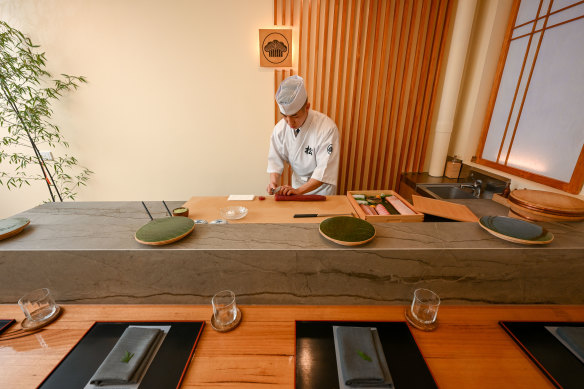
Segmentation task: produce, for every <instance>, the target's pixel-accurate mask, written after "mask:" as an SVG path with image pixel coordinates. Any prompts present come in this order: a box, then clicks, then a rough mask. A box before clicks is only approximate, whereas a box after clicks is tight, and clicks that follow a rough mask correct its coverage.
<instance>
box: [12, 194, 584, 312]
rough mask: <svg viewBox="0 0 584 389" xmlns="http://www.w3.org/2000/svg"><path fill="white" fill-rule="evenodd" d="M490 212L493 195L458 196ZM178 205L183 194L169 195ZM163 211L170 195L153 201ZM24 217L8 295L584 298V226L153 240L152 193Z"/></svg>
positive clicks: (307, 231)
mask: <svg viewBox="0 0 584 389" xmlns="http://www.w3.org/2000/svg"><path fill="white" fill-rule="evenodd" d="M456 202H459V203H464V204H467V205H469V206H470V207H471V209H472V210H473V211H474V212H475V214H477V216H481V215H483V214H505V213H506V212H505V211H506V208H504V207H502V206H500V205H499V204H497V203H495V202H493V201H490V200H457V201H456ZM167 204H168V207H169V208H170V209H172V208H174V207H177V206H179V205H181V204H182V202H167ZM147 205H148V208H149V209H150V211H151V213H152V215H153V216H154V217H163V216H166V210H165V208H164V207H163V205H162V203H158V202H147ZM16 216H24V217H28V218H29V219H30V220H31V225H30V226H28V227H27V228H26V229H25V230H24V231H23V232H22V233H21V234H19V235H17V236H14V237H12V238H10V239H7V240H4V241H0V303H14V302H16V301H17V300H18V298H19V297H20V296H21V295H22V294H24V293H25V292H26V291H29V290H32V289H35V288H38V287H48V288H51V289H52V290H53V291H54V294H55V296H56V299H57V300H58V301H59V302H62V303H161V304H168V303H176V304H185V303H192V304H195V303H209V301H210V298H211V296H212V295H213V294H214V293H215V292H217V291H219V290H222V289H232V290H234V291H235V293H236V294H237V295H238V299H239V301H240V302H241V303H242V304H406V303H408V302H409V300H410V298H411V294H412V292H413V290H414V289H415V288H417V287H426V288H430V289H433V290H435V291H436V292H438V293H439V294H440V296H441V297H442V299H443V301H444V303H446V304H449V303H464V304H468V303H470V304H473V303H477V304H489V303H501V304H528V303H529V304H533V303H546V304H583V303H584V287H583V286H582V285H583V283H582V276H583V275H584V223H542V225H543V226H544V227H545V228H547V229H548V230H550V231H551V232H553V234H554V235H555V239H554V241H553V242H552V243H551V244H549V245H546V246H524V245H519V244H514V243H510V242H507V241H504V240H501V239H498V238H496V237H494V236H492V235H490V234H489V233H487V232H486V231H484V230H483V229H482V228H481V227H480V226H479V225H478V224H477V223H461V222H441V223H438V222H432V223H376V224H374V225H375V228H376V231H377V236H376V238H375V239H374V240H373V241H372V242H370V243H368V244H366V245H364V246H360V247H344V246H338V245H336V244H334V243H331V242H329V241H328V240H326V239H324V238H323V237H321V235H320V234H319V232H318V224H314V223H313V224H239V225H236V224H233V225H197V226H196V228H195V231H194V232H193V234H191V235H189V236H188V237H187V238H185V239H183V240H181V241H179V242H176V243H174V244H171V245H168V246H144V245H141V244H139V243H137V242H136V241H135V240H134V233H135V231H136V230H137V229H138V228H140V227H141V226H142V225H144V224H145V223H147V222H148V221H149V220H150V219H149V217H148V216H147V214H146V213H145V211H144V208H143V207H142V204H141V203H140V202H86V203H84V202H75V203H50V204H44V205H41V206H39V207H36V208H33V209H31V210H29V211H26V212H24V213H21V214H19V215H16Z"/></svg>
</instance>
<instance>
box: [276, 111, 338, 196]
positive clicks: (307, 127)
mask: <svg viewBox="0 0 584 389" xmlns="http://www.w3.org/2000/svg"><path fill="white" fill-rule="evenodd" d="M298 130H300V131H298ZM295 131H298V134H295ZM339 155H340V145H339V130H338V129H337V125H336V124H335V122H333V121H332V119H331V118H329V117H328V116H326V115H325V114H322V113H320V112H316V111H313V110H308V116H307V117H306V120H305V121H304V124H302V127H299V128H298V129H297V130H294V129H293V128H292V127H290V126H289V125H288V123H286V120H284V119H282V120H280V121H279V122H278V123H277V124H276V126H275V127H274V131H273V132H272V136H271V138H270V151H269V153H268V173H278V174H282V172H283V171H284V162H288V163H289V164H290V167H291V168H292V171H293V172H294V173H293V174H292V187H294V188H298V187H299V186H301V185H303V184H304V183H306V182H307V181H308V180H309V179H310V178H314V179H315V180H318V181H321V182H322V183H323V184H322V185H321V186H320V187H318V188H316V189H315V190H313V191H312V192H309V194H321V195H334V194H336V190H337V175H338V172H339Z"/></svg>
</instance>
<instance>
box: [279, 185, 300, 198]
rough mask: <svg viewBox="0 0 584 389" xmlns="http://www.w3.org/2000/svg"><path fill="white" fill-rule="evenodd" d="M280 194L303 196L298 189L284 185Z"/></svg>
mask: <svg viewBox="0 0 584 389" xmlns="http://www.w3.org/2000/svg"><path fill="white" fill-rule="evenodd" d="M278 194H281V195H284V196H290V195H296V194H302V193H301V192H300V191H298V190H297V189H294V188H292V187H291V186H290V185H282V189H280V191H279V192H278Z"/></svg>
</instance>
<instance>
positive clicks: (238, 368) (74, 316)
mask: <svg viewBox="0 0 584 389" xmlns="http://www.w3.org/2000/svg"><path fill="white" fill-rule="evenodd" d="M241 309H242V311H243V315H244V316H243V321H242V323H241V325H240V327H238V328H237V329H236V330H235V331H233V332H229V333H224V334H220V333H217V332H215V331H214V330H213V329H212V328H211V326H210V324H209V319H210V316H211V313H212V310H211V306H210V305H209V306H192V305H190V306H186V305H91V306H90V305H65V306H64V313H63V315H62V316H61V317H60V318H59V319H58V320H57V321H56V322H54V323H53V324H51V325H50V326H49V327H47V328H46V329H44V330H42V331H41V332H37V333H35V334H31V335H29V336H27V337H24V338H20V339H15V340H1V341H0V383H1V384H2V385H1V386H2V387H3V388H33V387H36V386H37V385H39V384H40V383H41V382H42V380H43V379H44V378H45V377H46V376H47V375H48V374H49V373H50V371H51V370H52V369H53V367H54V366H56V365H57V364H58V363H59V361H60V360H61V359H62V358H63V357H64V356H65V355H66V354H67V352H68V351H69V350H70V349H71V348H72V347H73V346H74V345H75V344H76V343H77V342H78V341H79V339H80V338H81V337H82V336H83V334H84V333H85V331H86V330H87V329H88V328H89V327H90V326H91V325H92V324H93V322H94V321H115V320H206V325H205V329H204V331H203V335H202V337H201V339H200V341H199V344H198V346H197V349H196V352H195V356H194V358H193V361H192V362H191V365H190V368H189V369H188V371H187V374H186V376H185V378H184V381H183V386H182V387H183V388H205V389H210V388H237V389H246V388H258V387H261V388H293V387H294V365H295V360H294V358H295V355H294V354H295V341H294V322H295V320H363V321H403V320H404V316H403V315H404V314H403V312H404V306H350V307H349V306H286V307H284V306H241ZM0 318H2V319H9V318H15V319H17V320H21V319H22V318H23V314H22V312H21V311H20V309H19V308H18V306H17V305H0ZM438 319H439V321H440V326H439V328H438V329H437V330H436V331H434V332H429V333H427V332H421V331H418V330H416V329H411V331H412V334H413V335H414V338H415V339H416V342H417V344H418V347H419V348H420V351H421V352H422V355H423V356H424V358H425V359H426V363H427V364H428V367H429V369H430V371H431V372H432V375H433V376H434V378H435V380H436V383H437V384H438V386H439V387H440V388H455V389H459V388H465V389H468V388H488V389H491V388H530V389H531V388H553V386H552V384H551V383H550V381H548V380H547V378H546V377H545V376H544V375H543V374H542V373H541V372H540V371H539V369H538V368H537V367H536V366H535V364H534V363H533V362H531V360H529V358H528V357H527V356H526V355H525V354H524V353H523V352H522V351H521V350H520V349H519V347H518V346H516V344H515V343H514V342H513V340H511V338H510V337H509V336H508V335H507V334H506V333H505V332H504V331H503V329H502V328H501V327H500V326H499V325H498V324H497V323H498V321H499V320H516V321H522V320H524V321H584V306H573V305H572V306H566V305H556V306H529V305H518V306H480V307H479V306H444V307H441V308H440V311H439V313H438ZM15 325H16V326H17V325H18V324H15ZM9 330H10V328H9ZM0 339H1V337H0Z"/></svg>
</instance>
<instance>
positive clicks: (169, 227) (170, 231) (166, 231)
mask: <svg viewBox="0 0 584 389" xmlns="http://www.w3.org/2000/svg"><path fill="white" fill-rule="evenodd" d="M194 229H195V222H194V221H193V219H189V218H188V217H182V216H175V217H165V218H161V219H154V220H152V221H151V222H149V223H148V224H145V225H143V226H142V227H140V229H139V230H138V231H136V235H135V236H134V238H135V239H136V240H137V241H138V242H140V243H142V244H148V245H154V246H159V245H163V244H169V243H172V242H176V241H177V240H179V239H182V238H184V237H185V236H187V235H188V234H190V233H191V232H193V230H194Z"/></svg>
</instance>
